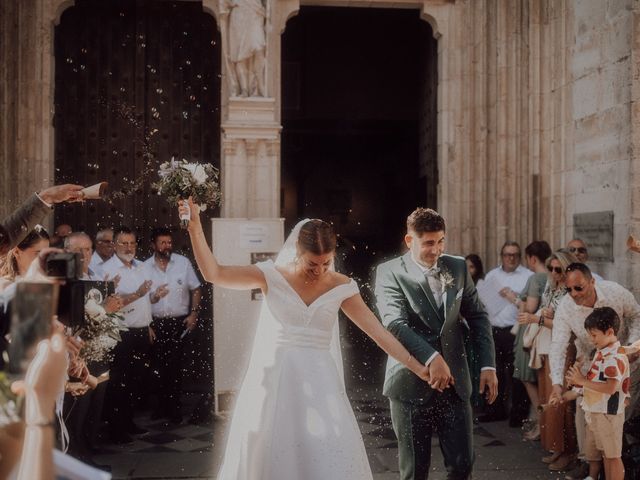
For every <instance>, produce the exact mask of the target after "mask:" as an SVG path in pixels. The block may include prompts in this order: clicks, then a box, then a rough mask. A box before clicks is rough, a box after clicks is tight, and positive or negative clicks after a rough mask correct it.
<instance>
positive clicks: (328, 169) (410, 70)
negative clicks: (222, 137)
mask: <svg viewBox="0 0 640 480" xmlns="http://www.w3.org/2000/svg"><path fill="white" fill-rule="evenodd" d="M282 62H283V63H282V79H283V80H282V123H283V133H282V186H283V192H282V210H283V212H282V213H283V216H284V217H285V218H286V220H287V226H289V227H290V226H291V225H292V224H293V223H294V222H295V221H296V220H297V219H300V218H304V217H319V218H323V219H326V220H329V221H331V222H333V224H334V225H335V227H336V230H337V232H338V233H339V235H340V238H341V241H340V247H339V251H338V263H339V265H338V268H340V269H341V270H342V271H344V272H345V273H347V274H349V275H352V276H354V277H355V278H356V279H357V281H358V283H359V285H360V286H361V292H362V294H363V296H364V297H365V300H366V301H367V302H368V303H369V305H370V306H374V305H375V301H374V299H373V295H372V289H373V285H372V284H371V283H372V281H373V279H372V271H373V268H374V267H375V265H376V264H378V263H379V262H380V261H382V260H383V259H384V258H387V257H389V256H395V255H398V254H399V253H400V252H401V251H402V248H403V247H402V241H403V237H404V233H405V221H406V217H407V215H408V213H410V212H411V211H412V210H413V209H414V208H415V207H416V206H430V207H433V208H435V207H437V205H436V204H435V202H436V198H437V195H436V192H437V184H438V178H437V168H436V141H437V140H436V116H437V101H436V100H437V99H436V91H437V42H436V40H435V39H434V38H433V32H432V30H431V27H430V26H429V25H428V23H426V22H424V21H422V20H421V19H420V16H419V11H418V10H409V9H406V10H405V9H393V10H391V9H375V8H370V9H365V8H339V7H336V8H333V7H332V8H326V7H302V8H301V9H300V12H299V15H297V16H296V17H294V18H292V19H291V20H290V21H289V22H288V23H287V28H286V30H285V33H284V34H283V41H282ZM345 340H346V344H347V345H351V346H352V347H353V348H352V349H351V350H352V351H353V353H354V355H351V358H352V360H351V363H352V364H353V365H352V366H350V367H347V370H351V371H358V370H359V371H360V373H358V374H354V375H356V376H359V377H361V378H363V379H364V378H365V377H366V378H368V379H372V378H374V379H375V378H379V374H380V373H381V372H382V370H383V367H382V364H381V363H382V362H381V361H379V360H380V359H381V356H380V353H379V351H378V350H377V349H375V348H373V347H372V342H370V341H368V340H367V339H366V338H364V337H363V336H362V334H360V333H359V332H356V331H355V330H354V329H353V328H352V327H348V328H347V329H346V337H345ZM348 355H349V354H348V353H347V356H348ZM368 357H372V359H373V361H372V362H370V361H369V360H371V358H369V359H367V358H368ZM372 364H373V365H374V366H373V370H375V371H373V370H372V366H371V365H372ZM366 365H368V366H366ZM347 373H349V372H347ZM353 379H355V378H353ZM353 379H352V380H353Z"/></svg>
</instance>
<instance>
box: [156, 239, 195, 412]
mask: <svg viewBox="0 0 640 480" xmlns="http://www.w3.org/2000/svg"><path fill="white" fill-rule="evenodd" d="M151 246H152V248H153V251H154V254H153V255H152V256H151V257H149V258H148V259H147V260H146V261H145V266H146V268H147V269H148V271H149V278H151V279H152V280H153V285H152V288H159V287H163V286H164V287H166V289H167V290H168V293H167V295H166V296H165V297H163V298H161V299H160V300H159V301H158V302H157V303H155V304H153V305H151V313H152V315H153V323H152V329H153V331H154V333H155V337H156V341H155V343H154V348H153V357H154V363H155V364H154V367H155V369H154V371H155V372H157V375H158V377H159V382H158V383H159V385H158V386H159V390H158V397H159V405H158V408H157V410H156V411H155V412H154V414H153V416H154V417H155V418H163V417H166V418H169V420H171V422H172V423H180V421H181V420H182V415H181V412H180V393H181V381H182V378H181V371H182V368H181V365H180V360H181V353H182V349H181V344H182V342H181V340H182V338H183V337H184V336H185V335H186V333H188V332H190V331H192V330H193V329H194V328H195V327H196V322H197V320H198V311H199V309H200V299H201V297H202V294H201V290H200V280H198V277H197V276H196V272H195V271H194V269H193V266H192V265H191V262H190V261H189V260H188V259H187V258H186V257H184V256H182V255H178V254H177V253H173V240H172V238H171V230H169V229H168V228H157V229H155V230H153V232H152V234H151Z"/></svg>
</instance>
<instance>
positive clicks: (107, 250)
mask: <svg viewBox="0 0 640 480" xmlns="http://www.w3.org/2000/svg"><path fill="white" fill-rule="evenodd" d="M95 246H96V249H95V252H93V255H92V256H91V263H90V264H89V268H90V269H91V271H92V272H93V274H94V275H95V276H96V277H97V278H100V279H104V272H103V268H104V264H105V263H106V262H108V261H109V260H110V259H111V257H113V254H114V252H115V249H114V244H113V229H111V228H103V229H102V230H99V231H98V233H96V245H95Z"/></svg>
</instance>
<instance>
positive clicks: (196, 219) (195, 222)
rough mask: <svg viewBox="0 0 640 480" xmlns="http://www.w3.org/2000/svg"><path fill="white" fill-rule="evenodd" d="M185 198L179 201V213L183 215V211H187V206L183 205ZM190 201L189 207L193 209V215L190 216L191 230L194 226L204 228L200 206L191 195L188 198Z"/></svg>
mask: <svg viewBox="0 0 640 480" xmlns="http://www.w3.org/2000/svg"><path fill="white" fill-rule="evenodd" d="M183 201H184V200H179V201H178V214H179V215H182V214H183V213H187V207H185V206H184V205H183V203H182V202H183ZM187 201H188V202H189V209H190V211H191V217H190V218H189V230H192V229H194V228H202V224H201V223H200V207H199V206H198V205H196V204H195V203H193V199H192V198H191V197H189V199H188V200H187Z"/></svg>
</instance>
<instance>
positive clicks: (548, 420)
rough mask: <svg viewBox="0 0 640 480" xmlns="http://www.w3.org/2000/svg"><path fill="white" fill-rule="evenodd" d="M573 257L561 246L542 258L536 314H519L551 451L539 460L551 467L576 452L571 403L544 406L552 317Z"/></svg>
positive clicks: (567, 460)
mask: <svg viewBox="0 0 640 480" xmlns="http://www.w3.org/2000/svg"><path fill="white" fill-rule="evenodd" d="M575 261H576V259H575V257H574V256H573V255H572V254H570V253H568V252H566V251H564V250H558V251H557V252H555V253H553V254H552V255H551V256H550V257H549V258H548V259H547V261H546V262H545V263H546V266H547V270H548V271H549V274H548V279H547V284H546V286H545V289H544V292H543V294H542V301H541V302H540V308H539V309H538V311H537V312H536V313H535V314H531V313H521V314H520V315H519V316H518V321H519V322H520V324H521V326H526V328H527V330H528V331H527V332H525V343H528V344H529V345H530V358H531V360H530V364H529V365H530V366H531V368H534V369H536V370H537V376H538V395H539V398H540V404H541V405H542V407H541V410H542V413H541V415H540V421H539V425H540V441H541V443H542V447H543V448H544V449H546V450H548V451H550V452H552V454H551V455H549V456H548V457H544V458H543V459H542V461H543V462H545V463H548V464H549V469H550V470H564V469H565V468H566V467H567V466H568V465H570V464H571V463H572V462H573V460H574V459H575V453H576V433H575V420H574V416H573V414H572V412H571V411H570V409H571V408H572V407H571V404H570V403H565V404H562V405H558V406H554V407H551V406H547V403H548V401H549V395H550V393H551V377H550V371H549V347H550V345H551V330H552V329H553V317H554V312H555V309H556V307H557V305H558V303H559V302H560V300H561V299H562V297H564V295H565V294H566V290H565V284H564V282H565V270H566V268H567V266H568V265H569V264H571V263H572V262H575ZM574 356H575V353H574ZM568 357H571V355H569V356H568ZM572 361H573V359H571V358H567V362H568V363H569V364H570V363H571V362H572Z"/></svg>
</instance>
